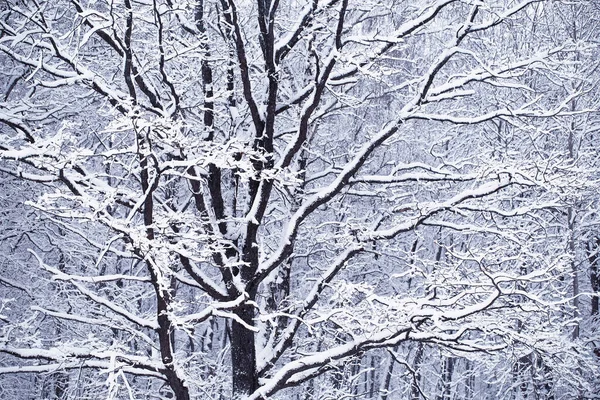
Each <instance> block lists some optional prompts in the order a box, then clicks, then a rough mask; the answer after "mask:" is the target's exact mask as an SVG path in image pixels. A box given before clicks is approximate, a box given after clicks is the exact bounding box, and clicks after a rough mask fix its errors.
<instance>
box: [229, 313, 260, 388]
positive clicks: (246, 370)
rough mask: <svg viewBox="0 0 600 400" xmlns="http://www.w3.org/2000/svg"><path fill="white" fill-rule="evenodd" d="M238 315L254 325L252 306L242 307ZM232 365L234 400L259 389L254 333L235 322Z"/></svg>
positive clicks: (232, 327)
mask: <svg viewBox="0 0 600 400" xmlns="http://www.w3.org/2000/svg"><path fill="white" fill-rule="evenodd" d="M236 314H237V316H238V317H240V319H242V320H243V321H244V322H245V323H247V324H248V325H253V317H254V309H253V307H252V306H251V305H247V304H245V305H243V306H241V307H240V308H239V309H238V311H237V312H236ZM231 365H232V370H233V398H234V399H237V398H240V397H241V396H244V395H248V394H250V393H252V392H254V391H255V390H256V389H257V388H258V373H257V371H256V348H255V343H254V332H252V331H251V330H249V329H248V328H246V327H245V326H243V325H241V324H239V323H237V322H235V321H234V322H233V323H232V324H231Z"/></svg>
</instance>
